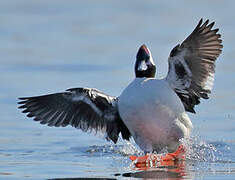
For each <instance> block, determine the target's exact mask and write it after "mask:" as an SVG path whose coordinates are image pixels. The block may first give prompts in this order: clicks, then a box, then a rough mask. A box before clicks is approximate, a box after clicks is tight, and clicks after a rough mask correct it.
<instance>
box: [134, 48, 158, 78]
mask: <svg viewBox="0 0 235 180" xmlns="http://www.w3.org/2000/svg"><path fill="white" fill-rule="evenodd" d="M155 73H156V66H155V64H154V62H153V58H152V55H151V52H150V50H149V49H148V48H147V46H146V45H145V44H143V45H142V46H141V47H140V48H139V51H138V53H137V55H136V62H135V76H136V78H142V77H146V78H152V77H154V76H155Z"/></svg>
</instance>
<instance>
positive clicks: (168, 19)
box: [0, 0, 235, 179]
mask: <svg viewBox="0 0 235 180" xmlns="http://www.w3.org/2000/svg"><path fill="white" fill-rule="evenodd" d="M234 5H235V3H234V2H233V1H213V3H212V1H197V2H189V1H186V0H185V1H175V2H172V1H162V2H159V1H141V2H137V1H125V2H124V1H123V2H122V3H121V2H117V1H105V0H100V1H89V0H88V1H75V0H74V1H66V0H57V1H54V0H52V1H45V0H41V1H29V0H21V1H16V0H10V1H0V22H1V23H0V37H1V38H0V39H1V41H0V54H1V60H0V61H1V66H0V72H1V76H0V83H1V87H0V99H1V101H0V114H1V120H0V179H56V178H78V179H79V178H84V177H86V178H91V177H93V178H114V179H130V178H131V177H133V178H134V177H135V178H146V179H147V178H162V179H172V178H173V179H181V178H189V179H234V178H235V153H234V152H235V126H234V124H235V111H234V110H235V106H234V100H235V99H234V92H235V87H234V84H235V79H234V75H235V73H234V72H235V63H234V59H235V55H234V48H233V47H234V42H235V36H234V28H235V22H234V17H235V13H234V10H233V8H234ZM201 17H204V19H206V18H209V19H211V20H215V21H216V27H219V28H220V29H221V30H220V32H221V34H222V39H223V45H224V48H223V53H222V55H221V56H220V57H219V59H218V62H217V69H216V80H215V86H214V89H213V94H212V95H211V99H210V100H208V101H202V103H201V104H200V106H198V107H197V108H196V110H197V114H196V115H190V117H191V119H192V122H193V124H194V130H193V136H192V140H191V152H190V155H189V157H187V161H186V162H185V164H184V175H183V177H180V176H179V173H177V172H174V171H173V172H172V171H170V169H169V168H168V171H166V169H164V168H157V169H152V170H151V171H142V170H139V169H135V168H134V167H133V166H132V165H131V162H130V160H129V159H128V155H130V154H133V153H135V152H136V148H137V147H136V145H134V146H131V145H128V144H126V142H124V141H119V143H118V144H117V145H116V146H115V145H113V144H112V143H111V142H106V141H105V139H104V138H102V135H98V136H94V135H93V134H86V133H83V132H81V131H80V130H77V129H74V128H72V127H66V128H50V127H47V126H41V125H39V124H38V123H37V122H33V121H32V120H31V119H28V118H26V117H25V116H24V115H23V114H21V113H20V111H19V110H17V105H16V102H17V97H20V96H33V95H40V94H46V93H53V92H58V91H64V90H65V89H67V88H71V87H95V88H97V89H99V90H101V91H104V92H106V93H108V94H110V95H116V96H118V95H119V94H120V92H121V91H122V90H123V89H124V87H125V86H126V85H127V84H128V83H129V82H130V81H131V80H132V79H133V76H134V73H133V65H134V61H135V54H136V52H137V49H138V47H139V46H140V45H141V44H143V43H146V44H147V46H149V48H150V50H151V51H152V54H153V56H154V60H155V62H156V64H157V73H158V75H157V76H158V77H162V76H164V75H165V74H166V72H167V57H168V55H169V52H170V50H171V49H172V48H173V47H174V46H175V45H176V44H177V43H180V42H182V40H183V39H184V38H185V37H186V36H187V35H188V34H189V33H190V32H191V31H192V29H193V28H194V26H195V25H196V24H197V22H198V21H199V19H200V18H201ZM137 150H138V149H137ZM174 169H175V168H173V170H174Z"/></svg>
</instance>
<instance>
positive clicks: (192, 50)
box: [166, 19, 223, 113]
mask: <svg viewBox="0 0 235 180" xmlns="http://www.w3.org/2000/svg"><path fill="white" fill-rule="evenodd" d="M208 23H209V20H207V21H205V23H203V24H202V19H201V20H200V22H199V23H198V25H197V26H196V28H195V29H194V31H193V32H192V33H191V34H190V35H189V36H188V37H187V38H186V39H185V40H184V42H183V43H182V44H181V45H177V46H176V47H175V48H173V50H172V51H171V53H170V57H169V59H168V61H169V71H168V75H167V77H166V80H167V81H168V83H169V84H170V86H171V88H172V89H174V91H175V92H176V93H177V95H178V96H179V97H180V99H181V101H182V103H183V104H184V107H185V110H186V111H189V112H192V113H195V111H194V106H195V105H197V104H199V103H200V98H204V99H208V98H209V97H208V94H209V93H211V90H212V86H213V81H214V73H215V60H216V58H217V57H218V56H219V55H220V53H221V51H222V50H221V49H222V47H223V46H222V40H221V39H220V37H221V35H220V34H218V33H217V32H218V30H219V29H212V27H213V26H214V22H212V23H210V24H208Z"/></svg>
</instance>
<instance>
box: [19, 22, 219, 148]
mask: <svg viewBox="0 0 235 180" xmlns="http://www.w3.org/2000/svg"><path fill="white" fill-rule="evenodd" d="M214 24H215V23H214V22H212V23H209V20H206V21H205V22H203V19H200V21H199V23H198V24H197V26H196V27H195V29H194V30H193V32H192V33H191V34H190V35H189V36H188V37H187V38H186V39H185V40H184V41H183V42H182V43H181V44H178V45H176V46H175V47H174V48H173V49H172V50H171V52H170V55H169V58H168V64H169V68H168V74H167V75H166V77H164V78H161V79H158V78H155V74H156V65H155V63H154V61H153V57H152V54H151V52H150V50H149V48H148V47H147V46H146V45H145V44H143V45H142V46H141V47H140V48H139V50H138V52H137V55H136V61H135V66H134V71H135V78H134V79H133V81H132V82H130V84H129V85H128V86H127V87H126V88H125V89H124V90H123V91H122V93H121V94H120V96H118V97H115V96H110V95H108V94H105V93H103V92H101V91H99V90H97V89H95V88H83V87H81V88H70V89H67V90H66V91H64V92H59V93H54V94H47V95H40V96H33V97H22V98H19V102H18V104H20V106H19V108H20V109H23V111H22V112H23V113H27V117H29V118H33V120H34V121H38V122H40V124H46V125H48V126H54V127H66V126H72V127H75V128H77V129H80V130H82V131H84V132H87V131H90V130H95V131H100V132H102V133H104V134H106V139H107V140H111V141H113V142H114V143H115V144H116V143H117V141H118V139H119V137H122V138H123V139H124V140H128V141H129V140H130V138H131V137H133V139H134V141H135V143H136V144H137V145H138V146H139V147H140V149H141V150H142V151H143V152H144V153H151V152H157V153H158V152H161V151H162V150H167V151H168V152H169V153H172V152H175V151H177V148H179V147H180V145H181V144H182V141H181V140H182V139H185V138H189V137H190V133H191V130H192V127H193V125H192V122H191V120H190V118H189V116H188V114H187V113H188V112H189V113H195V109H194V108H195V106H196V105H198V104H199V103H200V100H201V99H208V98H209V94H210V93H211V91H212V87H213V81H214V74H215V62H216V59H217V57H218V56H219V55H220V54H221V52H222V48H223V45H222V40H221V35H220V34H219V33H218V31H219V29H218V28H217V29H213V26H214Z"/></svg>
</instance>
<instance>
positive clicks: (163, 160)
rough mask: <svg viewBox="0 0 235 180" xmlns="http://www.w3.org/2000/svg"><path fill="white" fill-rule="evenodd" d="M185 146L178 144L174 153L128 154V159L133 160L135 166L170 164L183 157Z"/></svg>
mask: <svg viewBox="0 0 235 180" xmlns="http://www.w3.org/2000/svg"><path fill="white" fill-rule="evenodd" d="M185 152H186V148H185V147H184V146H183V145H180V146H179V147H178V149H177V150H176V151H175V152H174V153H167V154H165V155H162V154H146V155H144V156H140V157H138V156H130V160H132V161H135V166H136V167H137V168H143V167H156V166H172V165H174V164H175V161H177V160H184V159H185Z"/></svg>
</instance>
